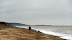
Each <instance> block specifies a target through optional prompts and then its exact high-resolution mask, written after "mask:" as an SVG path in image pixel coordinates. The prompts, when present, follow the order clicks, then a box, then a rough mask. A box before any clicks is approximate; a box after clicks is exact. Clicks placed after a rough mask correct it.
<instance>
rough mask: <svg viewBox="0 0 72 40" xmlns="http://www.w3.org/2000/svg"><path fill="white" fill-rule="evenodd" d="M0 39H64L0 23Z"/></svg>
mask: <svg viewBox="0 0 72 40" xmlns="http://www.w3.org/2000/svg"><path fill="white" fill-rule="evenodd" d="M0 40H66V39H62V38H60V37H57V36H52V35H47V34H44V33H41V32H37V31H35V30H28V29H25V28H18V27H15V26H9V25H4V24H0Z"/></svg>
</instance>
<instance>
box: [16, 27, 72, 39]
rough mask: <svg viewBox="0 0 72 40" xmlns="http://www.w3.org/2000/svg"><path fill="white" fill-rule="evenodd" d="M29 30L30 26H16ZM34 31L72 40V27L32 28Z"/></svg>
mask: <svg viewBox="0 0 72 40" xmlns="http://www.w3.org/2000/svg"><path fill="white" fill-rule="evenodd" d="M16 27H20V28H26V29H28V27H29V26H16ZM31 28H32V29H34V30H36V31H40V32H42V33H44V34H49V35H54V36H59V37H60V38H63V39H67V40H72V26H31Z"/></svg>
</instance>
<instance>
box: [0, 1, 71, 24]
mask: <svg viewBox="0 0 72 40" xmlns="http://www.w3.org/2000/svg"><path fill="white" fill-rule="evenodd" d="M0 21H6V22H19V23H24V24H33V25H34V24H48V25H72V0H0Z"/></svg>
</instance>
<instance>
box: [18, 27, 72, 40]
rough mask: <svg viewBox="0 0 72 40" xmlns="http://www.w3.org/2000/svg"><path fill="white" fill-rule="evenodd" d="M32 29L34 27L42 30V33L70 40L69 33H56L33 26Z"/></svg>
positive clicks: (71, 36)
mask: <svg viewBox="0 0 72 40" xmlns="http://www.w3.org/2000/svg"><path fill="white" fill-rule="evenodd" d="M17 27H20V28H26V29H28V27H23V26H17ZM32 29H34V30H36V31H38V30H39V31H40V32H42V33H44V34H49V35H54V36H59V37H60V38H63V39H67V40H72V35H69V34H61V33H56V32H53V31H47V30H42V29H35V28H32Z"/></svg>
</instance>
